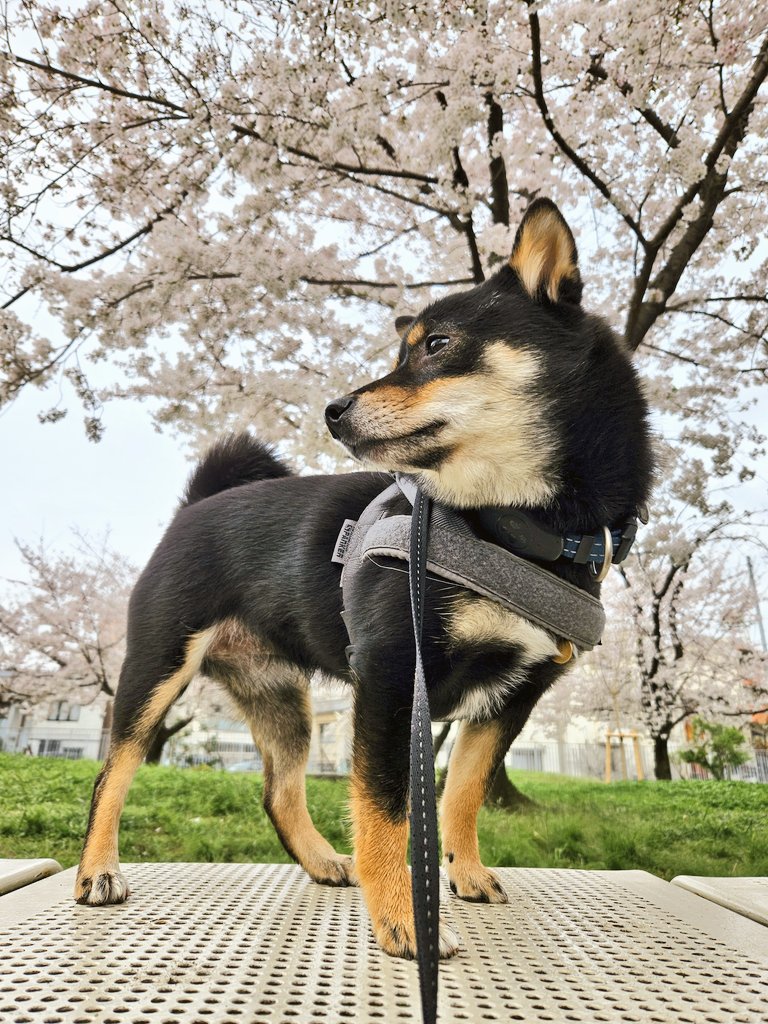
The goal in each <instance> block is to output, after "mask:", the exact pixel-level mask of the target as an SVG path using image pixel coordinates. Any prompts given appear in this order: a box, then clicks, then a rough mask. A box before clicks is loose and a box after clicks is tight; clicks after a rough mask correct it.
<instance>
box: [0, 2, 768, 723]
mask: <svg viewBox="0 0 768 1024" xmlns="http://www.w3.org/2000/svg"><path fill="white" fill-rule="evenodd" d="M3 18H4V41H3V44H2V54H1V55H0V76H1V81H2V92H1V93H0V152H1V153H2V159H3V164H4V167H5V168H6V170H7V174H6V176H5V178H4V180H3V182H2V183H0V203H2V214H3V216H2V224H1V226H0V250H1V251H2V254H3V259H4V261H5V268H6V273H5V280H4V284H3V298H2V303H1V304H2V306H3V311H2V313H0V401H11V400H12V399H13V397H14V396H15V395H16V394H18V393H19V392H20V391H21V390H22V389H25V388H29V387H38V388H40V389H43V390H44V391H45V389H46V388H49V389H51V386H52V385H54V384H56V385H57V389H56V390H57V392H58V391H59V390H60V388H59V387H58V385H59V383H60V381H61V378H62V377H64V378H65V379H66V380H67V381H68V382H69V384H70V385H71V386H72V388H74V391H75V393H76V395H77V396H78V398H79V401H80V403H81V404H82V406H83V408H84V410H85V416H86V426H87V429H88V431H89V434H90V436H92V437H94V438H98V437H99V436H100V433H101V431H102V429H103V425H104V413H103V410H104V406H105V403H107V402H108V401H109V400H112V399H115V398H130V399H146V400H148V401H149V403H150V408H151V409H152V413H153V415H154V418H155V420H156V422H157V423H158V424H159V425H161V426H165V427H167V428H168V429H173V430H176V431H178V432H180V433H181V434H182V436H185V437H186V438H188V439H190V442H191V444H192V446H193V447H194V446H199V445H203V444H205V443H206V442H207V441H208V439H209V437H210V436H211V435H212V434H214V433H219V432H220V431H222V430H224V429H227V428H234V427H240V426H243V425H245V424H248V425H254V426H255V427H256V428H257V429H258V431H259V432H260V433H261V434H262V435H263V436H264V437H266V438H267V439H269V440H272V441H276V442H279V443H281V444H282V446H283V447H284V448H292V449H293V450H294V452H295V454H296V455H298V456H299V457H300V459H301V460H302V461H303V462H304V463H305V464H307V465H317V464H323V459H324V458H325V459H326V462H325V464H326V465H327V464H328V459H327V453H328V452H329V449H328V447H327V445H328V439H327V437H326V435H325V432H324V428H323V419H322V414H321V410H322V406H323V405H324V404H325V402H326V401H327V400H328V399H329V398H330V397H335V396H337V395H338V394H341V393H343V392H345V391H347V390H349V388H350V384H358V383H363V382H364V381H366V380H369V379H371V377H373V376H374V375H376V374H377V373H378V372H379V371H380V369H381V368H382V367H383V365H384V364H385V362H386V361H388V360H389V359H390V358H391V350H392V348H393V341H394V333H393V327H392V322H393V320H394V314H395V312H406V311H409V310H412V309H415V308H418V307H419V306H421V305H423V304H424V303H426V302H427V301H429V300H431V299H432V298H434V297H436V296H438V295H442V294H445V291H446V289H455V288H458V287H462V286H470V285H472V284H474V283H478V282H480V281H482V280H483V279H484V278H485V276H486V275H487V274H488V273H489V272H492V271H493V269H494V268H495V266H496V265H497V264H498V263H499V261H501V260H503V259H505V258H506V256H507V254H508V252H509V250H510V246H511V241H512V232H513V230H514V227H515V224H516V223H517V222H518V221H519V218H520V215H521V213H522V210H523V209H524V207H525V206H526V204H527V203H528V202H529V201H530V199H531V198H533V197H535V196H536V195H543V194H546V195H549V196H551V197H552V198H553V199H555V201H556V202H558V204H559V205H560V206H561V207H562V208H563V210H564V211H565V213H566V215H567V217H568V219H569V221H570V223H571V224H572V226H573V228H574V231H575V233H576V235H577V238H578V239H579V243H580V247H581V254H582V259H581V269H582V274H583V276H584V278H585V283H586V297H585V301H586V304H587V305H588V306H589V307H590V308H593V309H597V310H600V311H602V312H603V313H604V314H605V315H606V316H607V318H608V319H609V320H610V322H611V323H612V324H613V325H614V326H615V327H616V328H617V330H618V331H619V332H620V333H621V334H622V336H623V338H624V340H625V342H626V344H627V345H628V347H629V348H630V349H631V350H633V351H634V352H635V353H636V359H637V361H638V365H639V368H640V369H641V372H642V374H643V376H644V377H645V379H646V380H647V382H648V394H649V398H650V400H651V402H652V405H653V407H654V409H655V410H656V413H657V416H658V423H659V425H660V427H659V429H660V432H661V433H662V434H663V435H664V438H665V440H666V441H667V442H669V443H671V444H673V445H674V446H675V447H676V448H677V450H678V452H682V453H683V455H684V457H683V458H681V459H678V460H677V461H676V463H675V467H674V471H672V472H666V471H664V472H663V473H662V474H661V475H660V479H661V483H662V485H663V487H662V488H661V489H662V490H663V492H664V497H663V501H662V503H661V505H662V507H663V508H664V509H665V515H668V516H670V517H671V521H672V522H674V521H675V520H676V517H677V516H678V515H679V514H681V510H683V511H684V512H685V514H686V515H687V516H689V519H688V525H687V532H686V533H685V535H684V536H685V537H686V538H688V540H687V541H686V544H687V545H688V546H687V547H686V546H685V544H683V546H682V547H681V543H682V542H681V540H680V537H679V536H678V535H675V536H672V535H671V534H669V533H667V534H665V533H664V531H663V530H661V529H656V530H655V532H653V533H652V534H648V539H647V540H646V541H644V544H645V547H646V548H647V549H648V551H649V552H652V554H651V555H649V556H648V557H649V558H653V559H655V560H656V561H654V562H653V566H654V568H653V571H652V572H651V569H650V566H651V563H650V562H648V561H646V569H647V570H648V572H650V573H651V576H650V577H649V578H651V579H652V580H656V581H657V582H656V584H652V583H651V584H649V586H650V587H651V589H650V590H648V591H647V594H648V595H650V594H651V592H652V590H653V586H654V585H656V586H662V583H660V582H659V581H663V580H664V579H665V575H664V573H665V572H668V571H671V570H672V569H673V568H674V573H673V580H672V582H670V584H669V587H668V588H667V590H666V591H664V595H663V596H662V599H661V605H664V602H665V601H668V600H669V599H671V597H672V595H676V597H677V596H679V597H680V598H681V599H682V595H683V594H685V595H686V596H687V595H688V594H689V593H690V592H691V591H692V589H693V587H692V581H693V575H694V573H693V572H692V571H691V570H690V569H689V568H684V566H685V565H687V566H689V567H690V566H691V565H693V566H694V568H695V566H696V558H697V557H698V554H699V552H700V550H702V546H701V544H699V545H698V546H695V542H696V538H697V537H700V536H703V535H704V534H706V531H707V529H708V528H709V525H711V523H712V519H711V515H712V513H713V512H716V511H717V509H718V505H719V498H718V497H717V493H718V489H719V488H720V487H722V486H723V485H724V484H726V483H728V484H734V485H738V483H739V481H744V480H747V479H749V477H750V476H751V475H752V474H754V472H755V465H756V459H757V457H758V456H759V455H760V454H761V450H762V447H761V446H762V439H761V438H760V437H759V435H758V434H757V432H756V431H755V429H754V427H753V426H752V425H751V419H750V413H749V406H750V405H751V404H752V403H754V402H755V400H756V397H757V395H758V387H759V386H761V385H762V384H763V383H764V382H765V380H766V379H767V378H768V353H767V352H766V336H767V335H766V330H767V329H768V294H766V286H765V281H766V276H767V274H768V250H766V245H765V241H764V239H765V236H766V226H767V224H768V199H767V198H766V191H765V181H766V180H768V148H767V147H766V146H765V144H764V139H765V138H766V136H767V135H768V106H767V104H766V92H767V90H766V78H768V7H766V5H765V4H764V3H762V2H759V0H739V2H738V3H737V2H736V0H698V2H697V0H685V2H680V0H674V2H672V0H649V2H648V3H646V4H644V5H638V4H637V3H634V2H630V0H608V2H606V3H602V4H595V3H590V2H587V0H544V2H526V0H521V2H518V3H505V2H502V0H493V2H478V3H457V2H454V0H449V2H439V3H438V2H437V0H430V2H426V3H423V4H416V5H413V4H403V3H400V2H398V0H388V2H386V3H383V2H378V0H372V2H371V3H369V4H364V5H359V4H330V3H317V2H314V0H295V2H293V3H291V4H283V3H279V2H278V0H247V2H246V0H214V2H211V3H209V4H207V5H205V6H203V5H191V4H188V3H186V2H183V0H132V2H131V3H128V2H127V0H80V2H75V3H71V4H67V5H57V4H55V3H53V2H49V0H19V2H18V3H15V4H6V5H5V7H4V9H3ZM41 309H42V310H44V311H45V312H46V314H47V315H49V316H50V317H51V318H52V321H51V322H52V323H53V324H54V325H55V327H52V328H51V329H45V330H43V329H42V328H41V326H40V323H41V320H40V317H39V311H40V310H41ZM46 322H48V321H46ZM65 393H66V392H65ZM50 401H51V399H50V398H45V399H44V400H41V404H49V403H50ZM65 412H66V408H65V407H63V406H61V405H60V404H54V405H53V406H52V407H50V408H43V409H42V411H41V418H42V419H43V420H48V421H55V420H56V419H58V418H60V417H61V416H62V415H64V414H65ZM732 504H735V501H733V500H732ZM658 507H659V505H658V502H657V508H658ZM724 514H725V515H726V517H727V516H728V515H730V513H729V512H725V513H724ZM657 516H658V513H657ZM651 540H653V542H654V543H655V544H657V545H658V547H653V545H652V544H651ZM690 545H694V547H693V548H691V546H690ZM686 551H687V552H688V554H687V555H686ZM686 558H687V562H686ZM681 559H682V562H681ZM701 564H702V565H704V566H705V569H706V571H707V573H709V563H708V562H704V563H701ZM665 567H666V568H665ZM629 572H633V573H634V574H635V576H637V582H635V576H632V577H631V578H630V577H629ZM638 572H639V573H640V575H638ZM628 579H629V580H630V586H632V587H634V588H639V587H641V582H642V585H645V577H643V576H642V570H638V571H637V572H635V570H629V571H628ZM680 580H684V583H683V585H682V586H681V587H680V586H679V583H680ZM662 589H663V586H662ZM632 593H635V590H633V591H632ZM653 600H654V599H653V598H651V597H650V596H649V597H648V600H647V601H646V600H645V598H641V599H640V604H641V607H642V609H643V611H644V612H645V610H646V608H647V607H650V605H649V604H648V602H650V604H652V603H653ZM661 605H660V607H661ZM637 621H638V623H639V622H640V620H639V619H638V620H637ZM659 621H660V622H661V621H662V617H661V613H660V619H659ZM665 621H666V620H665ZM643 628H644V627H643ZM670 628H671V627H670ZM679 632H680V630H679V629H678V633H679ZM642 635H643V636H645V634H642ZM643 643H644V644H645V645H646V646H645V647H643V651H644V652H645V651H646V647H648V644H650V648H648V650H650V649H651V648H652V646H653V642H651V641H648V640H647V639H643ZM670 643H671V646H669V645H668V643H667V641H664V644H665V645H666V646H665V648H664V649H665V650H667V647H668V646H669V650H671V651H674V649H675V645H674V641H671V642H670ZM691 643H693V640H692V641H691ZM646 653H647V652H646ZM644 656H645V655H644ZM649 658H650V660H649V662H648V665H649V666H653V665H654V664H656V662H658V665H659V668H658V670H657V674H656V675H655V676H654V677H653V678H654V679H656V680H658V681H659V683H658V685H660V681H661V675H660V674H659V673H662V671H664V672H666V668H662V667H663V666H666V665H667V664H668V663H667V661H665V660H664V658H662V657H661V656H659V657H658V658H657V659H656V661H654V659H653V657H652V656H651V655H650V654H649ZM684 661H685V659H684V658H678V659H677V660H676V661H674V662H673V663H674V671H675V673H677V672H679V671H681V669H682V666H683V662H684ZM648 678H650V677H648ZM655 685H656V684H655ZM665 685H666V684H665ZM670 685H672V684H671V683H670ZM654 728H656V726H654ZM659 728H660V726H659Z"/></svg>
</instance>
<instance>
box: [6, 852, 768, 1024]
mask: <svg viewBox="0 0 768 1024" xmlns="http://www.w3.org/2000/svg"><path fill="white" fill-rule="evenodd" d="M126 872H127V873H128V874H129V876H130V880H131V884H132V887H133V896H132V898H131V899H130V900H129V901H128V903H126V904H123V905H122V906H116V907H105V908H88V907H80V906H77V905H76V904H75V903H74V902H73V901H72V897H71V889H72V883H73V876H74V871H73V870H68V871H64V872H61V873H60V874H58V875H55V876H53V877H51V878H47V879H44V880H43V881H41V882H37V883H35V884H34V885H30V886H27V887H26V888H25V889H21V890H19V891H18V892H15V893H11V894H9V895H7V896H3V897H1V898H0V1020H1V1021H2V1022H3V1024H96V1022H98V1024H166V1022H171V1021H175V1022H178V1021H181V1022H183V1024H204V1022H211V1024H214V1022H216V1024H246V1022H247V1024H251V1022H261V1021H268V1022H270V1024H276V1022H279V1024H294V1022H295V1024H307V1022H309V1024H340V1022H343V1021H345V1020H355V1021H356V1022H357V1024H365V1022H380V1021H386V1022H398V1024H399V1022H404V1021H417V1020H418V1019H419V1013H418V996H417V993H418V986H417V977H416V967H415V965H414V964H413V963H408V962H405V961H402V960H392V959H390V958H389V957H387V956H385V955H384V954H383V953H381V952H380V951H379V949H378V947H377V946H376V945H375V943H374V941H373V939H372V936H371V933H370V927H369V924H368V920H367V917H366V914H365V911H364V908H363V904H362V899H361V896H360V893H359V892H358V891H356V890H354V889H330V888H324V887H321V886H318V885H315V884H314V883H312V882H311V881H309V879H308V878H307V877H306V875H304V874H303V872H302V871H300V870H299V869H298V868H296V867H293V866H288V865H258V864H143V865H127V866H126ZM500 874H501V876H502V878H503V881H504V884H505V885H506V887H507V890H508V892H509V893H510V897H511V901H510V903H509V904H508V905H504V906H484V905H475V904H468V903H463V902H462V901H460V900H458V899H455V898H454V897H452V896H451V895H450V893H445V894H444V897H443V900H444V908H443V909H444V913H445V915H446V917H447V918H448V919H450V921H451V922H452V923H453V924H454V926H455V927H456V928H457V929H458V930H459V932H460V933H461V936H462V939H463V949H462V952H461V953H460V954H459V955H458V956H457V957H456V958H455V959H453V960H450V961H446V962H445V963H443V964H442V965H441V970H440V1008H441V1012H440V1020H441V1021H442V1022H444V1024H448V1022H451V1024H452V1022H454V1021H456V1022H458V1021H470V1022H485V1021H504V1022H509V1021H527V1022H531V1024H539V1022H544V1021H546V1022H555V1024H559V1022H570V1021H577V1022H584V1024H598V1022H616V1024H618V1022H621V1024H624V1022H629V1021H632V1022H640V1024H646V1022H647V1024H651V1022H653V1024H657V1022H670V1024H671V1022H674V1024H702V1022H707V1024H709V1022H713V1024H720V1022H722V1024H758V1022H759V1024H763V1022H765V1021H766V1019H768V928H765V927H763V926H762V925H760V924H758V923H756V922H754V921H750V920H748V919H746V918H744V917H741V916H739V915H738V914H735V913H734V912H732V911H730V910H726V909H724V908H723V907H720V906H717V905H716V904H713V903H709V902H707V901H705V900H702V899H701V898H700V897H698V896H695V895H693V894H691V893H689V892H686V891H685V890H683V889H680V888H678V887H676V886H672V885H669V884H668V883H667V882H663V881H661V880H660V879H657V878H655V877H653V876H652V875H648V874H645V873H644V872H639V871H617V872H600V871H597V872H588V871H565V870H563V871H559V870H525V869H516V868H515V869H512V868H507V869H501V871H500Z"/></svg>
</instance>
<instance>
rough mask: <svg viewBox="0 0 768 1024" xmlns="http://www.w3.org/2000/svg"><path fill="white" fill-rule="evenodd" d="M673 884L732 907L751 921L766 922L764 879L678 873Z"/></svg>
mask: <svg viewBox="0 0 768 1024" xmlns="http://www.w3.org/2000/svg"><path fill="white" fill-rule="evenodd" d="M672 884H673V885H679V886H682V888H683V889H688V890H689V892H695V893H696V895H697V896H703V897H704V899H705V900H712V902H713V903H719V904H720V906H721V907H727V909H728V910H735V911H736V913H737V914H743V915H744V917H749V918H751V919H752V920H753V921H759V922H760V924H764V925H768V878H746V877H745V878H710V877H709V876H706V875H678V876H677V878H673V879H672Z"/></svg>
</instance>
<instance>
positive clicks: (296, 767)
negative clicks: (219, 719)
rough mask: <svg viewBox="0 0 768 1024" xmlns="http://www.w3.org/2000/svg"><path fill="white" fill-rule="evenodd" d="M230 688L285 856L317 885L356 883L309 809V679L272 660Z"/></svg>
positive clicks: (349, 863) (348, 861) (349, 866)
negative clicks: (258, 759) (259, 764)
mask: <svg viewBox="0 0 768 1024" xmlns="http://www.w3.org/2000/svg"><path fill="white" fill-rule="evenodd" d="M214 674H215V675H217V677H218V674H217V673H214ZM228 689H229V690H230V692H231V693H232V695H233V697H234V698H235V700H236V701H237V703H238V705H239V706H240V708H241V710H242V712H243V713H244V715H245V718H246V721H247V722H248V725H249V727H250V729H251V733H252V734H253V739H254V742H255V743H256V746H257V747H258V748H259V750H260V751H261V755H262V758H263V760H264V809H265V810H266V812H267V814H268V815H269V817H270V819H271V821H272V824H273V825H274V827H275V831H276V832H277V834H278V837H279V838H280V842H281V843H282V844H283V846H284V847H285V850H286V852H287V853H288V854H289V855H290V856H291V857H292V858H293V859H294V860H295V861H296V862H297V863H298V864H300V865H301V866H302V867H303V868H304V870H305V871H306V872H307V874H308V875H310V876H311V877H312V878H313V879H314V880H315V881H316V882H320V883H322V884H324V885H353V884H355V881H354V875H353V869H352V858H351V857H349V856H345V855H343V854H338V853H336V851H335V850H334V848H333V847H332V846H331V844H330V843H329V842H328V841H327V840H326V839H324V838H323V836H321V835H320V833H319V832H318V831H317V829H316V828H315V826H314V824H313V822H312V819H311V817H310V815H309V810H308V809H307V797H306V780H305V773H306V768H307V759H308V757H309V744H310V738H311V735H312V708H311V705H310V700H309V679H308V677H307V675H306V674H305V673H304V672H302V671H301V670H300V669H297V668H296V667H295V666H292V665H290V664H288V663H287V662H281V661H277V660H271V659H270V660H268V661H266V662H265V663H264V665H263V667H262V669H261V671H256V672H253V674H252V675H251V676H250V678H249V679H248V680H247V682H246V681H245V680H242V679H241V680H240V681H238V682H234V681H230V683H229V686H228Z"/></svg>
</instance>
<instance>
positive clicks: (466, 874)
mask: <svg viewBox="0 0 768 1024" xmlns="http://www.w3.org/2000/svg"><path fill="white" fill-rule="evenodd" d="M510 742H511V737H510V735H509V732H508V730H507V729H506V728H505V723H503V722H501V721H498V720H496V721H490V722H480V723H475V722H462V723H461V725H460V727H459V735H458V737H457V739H456V743H455V744H454V747H453V750H452V751H451V758H450V761H449V763H448V777H447V779H446V783H445V790H444V792H443V799H442V801H441V803H440V824H441V832H442V842H443V866H444V867H445V870H446V872H447V874H448V879H449V881H450V886H451V890H452V891H453V892H454V893H455V894H456V895H457V896H460V897H461V898H462V899H464V900H470V901H472V902H475V903H506V902H507V901H508V897H507V894H506V892H505V891H504V887H503V886H502V884H501V882H500V881H499V880H498V878H497V877H496V875H495V874H494V872H493V871H490V870H489V869H488V868H486V867H484V866H483V864H482V862H481V860H480V848H479V844H478V841H477V814H478V811H479V810H480V808H481V806H482V804H483V801H484V800H485V797H486V795H487V793H488V790H489V789H490V787H491V783H492V782H493V778H494V775H495V774H496V770H497V768H498V766H499V765H500V764H501V763H502V761H503V759H504V755H505V754H506V752H507V749H508V747H509V744H510Z"/></svg>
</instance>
